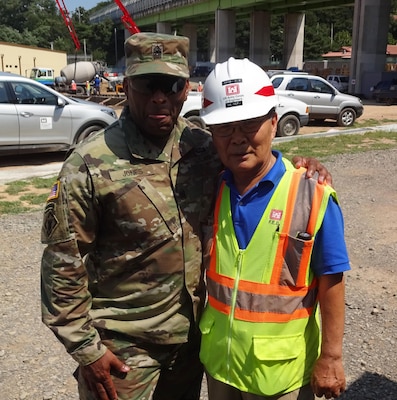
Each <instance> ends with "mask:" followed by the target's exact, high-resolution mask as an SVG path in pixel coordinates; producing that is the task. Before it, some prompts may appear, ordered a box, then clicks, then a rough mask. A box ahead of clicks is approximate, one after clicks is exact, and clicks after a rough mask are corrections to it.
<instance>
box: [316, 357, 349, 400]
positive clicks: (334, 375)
mask: <svg viewBox="0 0 397 400" xmlns="http://www.w3.org/2000/svg"><path fill="white" fill-rule="evenodd" d="M311 385H312V389H313V392H314V393H315V395H316V396H318V397H322V396H325V398H326V399H331V398H332V397H339V396H340V395H341V394H342V393H343V392H344V391H345V389H346V379H345V374H344V371H343V365H342V359H341V358H340V359H333V358H331V357H321V356H320V358H319V359H318V360H317V361H316V364H315V366H314V370H313V374H312V378H311Z"/></svg>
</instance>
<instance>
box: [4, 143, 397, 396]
mask: <svg viewBox="0 0 397 400" xmlns="http://www.w3.org/2000/svg"><path fill="white" fill-rule="evenodd" d="M325 164H326V165H327V167H328V168H329V169H330V170H331V172H332V173H333V176H334V180H335V187H336V190H337V192H338V195H339V199H340V201H341V204H342V208H343V211H344V215H345V223H346V239H347V243H348V248H349V253H350V258H351V264H352V270H351V272H349V273H348V274H347V294H346V313H347V315H346V334H345V347H344V349H345V369H346V376H347V380H348V390H347V391H346V393H345V394H344V395H343V396H342V397H341V398H342V399H344V400H375V399H376V400H396V399H397V362H396V357H395V354H394V351H395V349H396V342H397V274H396V272H397V207H396V205H397V204H396V203H397V196H396V194H397V192H396V187H397V174H396V173H395V171H396V165H397V149H393V150H387V151H372V152H368V153H362V154H356V155H344V156H339V157H335V158H331V159H329V160H328V161H327V162H326V163H325ZM40 225H41V212H35V213H30V214H25V215H15V216H0V238H1V243H2V245H1V254H2V263H3V265H2V274H1V276H0V291H1V293H2V296H1V300H0V306H1V308H0V315H1V318H0V332H1V333H0V390H1V394H0V398H1V399H4V400H25V399H26V400H77V399H78V397H77V394H76V393H77V390H76V385H75V383H74V380H73V378H72V376H71V374H72V372H73V371H74V369H75V364H74V362H73V361H72V360H71V358H70V357H69V356H68V355H67V354H66V353H65V351H64V349H63V347H62V346H61V345H60V344H59V343H58V342H57V340H56V339H55V337H54V336H53V334H52V333H51V332H50V331H49V330H48V329H47V328H45V327H44V326H43V325H42V323H41V319H40V306H39V265H40V257H41V253H42V250H43V248H42V245H41V244H40V243H39V238H40ZM206 398H207V397H206V394H205V391H203V396H202V399H206Z"/></svg>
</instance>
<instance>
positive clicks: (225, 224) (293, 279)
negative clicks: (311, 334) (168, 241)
mask: <svg viewBox="0 0 397 400" xmlns="http://www.w3.org/2000/svg"><path fill="white" fill-rule="evenodd" d="M304 173H305V170H303V169H301V170H291V168H287V171H286V173H285V174H284V176H283V178H282V179H281V181H280V183H279V185H278V186H277V188H276V190H275V192H274V194H273V196H272V198H271V200H270V202H269V205H268V206H267V208H266V210H265V212H264V214H263V216H262V218H261V221H260V222H259V224H258V227H257V228H256V231H255V232H254V235H253V237H252V238H251V241H250V243H249V244H248V246H247V248H246V249H245V250H239V249H238V245H237V240H236V238H235V235H234V229H233V223H232V220H231V215H230V192H229V188H228V187H227V186H225V184H224V183H223V184H222V185H221V188H220V190H219V194H218V198H217V202H216V206H215V215H214V236H213V244H212V249H211V255H210V256H211V259H210V267H209V270H208V271H207V285H208V296H209V297H208V301H209V305H210V306H211V307H213V308H215V309H216V310H218V311H220V312H222V313H224V314H228V315H229V314H233V317H234V318H236V319H239V320H243V321H251V322H288V321H290V320H292V319H299V318H307V317H308V316H309V315H310V314H311V313H312V312H313V308H314V306H315V303H316V298H317V280H316V279H313V275H312V272H311V271H310V269H309V266H310V257H311V251H312V248H313V242H314V236H315V234H316V232H317V231H318V229H319V227H320V225H321V222H322V219H323V217H324V213H325V210H326V207H327V202H328V198H329V196H328V195H326V196H324V187H325V186H324V185H319V184H317V182H315V181H314V180H311V179H306V177H305V175H304ZM329 193H330V191H328V194H329ZM221 205H222V210H221ZM224 210H228V211H227V215H226V214H225V212H224ZM274 215H275V216H276V217H275V220H272V218H273V217H274ZM221 217H222V220H220V218H221ZM267 218H269V221H268V220H267ZM277 218H279V220H277ZM274 222H276V223H274ZM270 223H273V225H270ZM266 224H268V225H266ZM269 227H272V228H273V230H274V233H273V234H272V233H271V232H269ZM298 231H304V232H307V233H309V234H310V235H311V236H312V239H311V240H309V241H302V240H299V239H296V234H297V232H298ZM222 235H227V236H222ZM228 236H233V238H230V237H228ZM217 240H219V242H217ZM252 241H253V242H254V243H255V244H254V248H252V247H251V248H250V245H251V242H252ZM220 242H222V244H220ZM262 246H263V247H262ZM265 246H273V248H274V250H273V251H272V252H271V251H270V250H266V249H268V248H267V247H265ZM215 250H216V251H215ZM261 252H263V253H266V254H267V256H264V257H262V259H261V258H260V253H261ZM253 253H255V254H257V255H255V256H254V258H255V257H256V258H255V260H256V262H255V266H253V269H254V271H257V273H258V274H259V275H260V274H261V265H257V262H259V264H261V263H262V265H263V268H264V269H266V267H267V269H268V275H267V277H265V278H263V277H261V276H255V277H253V278H252V279H249V280H247V279H244V276H241V274H242V275H244V274H246V271H247V268H250V265H246V264H245V262H246V263H249V262H250V261H252V260H251V258H250V256H249V255H250V254H253ZM258 254H259V255H258ZM263 258H267V259H265V260H264V259H263ZM225 261H228V264H232V263H233V265H224V264H222V263H225ZM244 267H245V268H244ZM220 271H222V272H220ZM265 275H266V274H265Z"/></svg>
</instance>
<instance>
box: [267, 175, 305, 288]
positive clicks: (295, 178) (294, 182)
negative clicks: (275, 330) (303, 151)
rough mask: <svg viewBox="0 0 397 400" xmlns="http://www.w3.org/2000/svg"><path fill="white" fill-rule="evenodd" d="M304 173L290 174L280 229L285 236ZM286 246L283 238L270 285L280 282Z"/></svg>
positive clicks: (286, 243) (288, 229) (286, 240)
mask: <svg viewBox="0 0 397 400" xmlns="http://www.w3.org/2000/svg"><path fill="white" fill-rule="evenodd" d="M304 172H305V170H303V169H302V170H299V171H294V173H293V174H292V179H291V183H290V188H289V193H288V200H287V205H286V207H285V210H284V213H285V216H286V217H285V220H284V224H283V228H282V233H283V234H287V233H288V232H289V231H290V226H291V221H292V217H293V211H294V205H295V199H296V195H297V193H298V188H299V182H300V180H301V177H302V174H303V173H304ZM287 246H288V237H286V238H285V240H283V241H281V240H280V242H279V245H278V248H277V252H276V258H275V262H274V266H273V273H272V277H271V279H270V283H271V284H273V285H277V284H278V283H279V282H280V276H281V272H282V270H283V261H284V254H285V252H286V250H287Z"/></svg>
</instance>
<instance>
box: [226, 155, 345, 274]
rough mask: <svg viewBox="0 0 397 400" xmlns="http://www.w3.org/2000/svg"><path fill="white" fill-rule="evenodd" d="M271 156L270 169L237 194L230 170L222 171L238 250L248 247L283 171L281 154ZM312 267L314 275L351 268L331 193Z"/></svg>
mask: <svg viewBox="0 0 397 400" xmlns="http://www.w3.org/2000/svg"><path fill="white" fill-rule="evenodd" d="M273 155H274V156H275V157H276V162H275V163H274V165H273V167H272V168H271V170H270V171H269V172H268V173H267V175H266V176H264V177H263V178H262V180H261V181H260V182H258V183H257V184H256V185H255V186H254V187H253V188H251V189H250V190H249V191H248V192H247V193H245V194H244V195H240V194H239V193H238V191H237V189H236V186H235V185H234V180H233V175H232V173H231V172H230V170H225V172H224V175H223V179H224V180H225V181H226V184H227V185H228V186H229V188H230V203H231V208H232V210H231V211H232V218H233V225H234V231H235V233H236V237H237V241H238V243H239V246H240V248H241V249H245V248H246V247H247V245H248V243H249V241H250V239H251V237H252V235H253V233H254V231H255V229H256V227H257V225H258V223H259V221H260V219H261V217H262V215H263V213H264V211H265V209H266V207H267V205H268V203H269V200H270V198H271V197H272V195H273V193H274V190H275V188H276V187H277V185H278V183H279V182H280V180H281V178H282V177H283V175H284V173H285V171H286V170H285V166H284V163H283V162H282V155H281V153H280V152H279V151H276V150H273ZM311 268H312V269H313V271H314V273H315V275H316V276H321V275H325V274H335V273H338V272H344V271H348V270H349V269H350V264H349V257H348V253H347V249H346V243H345V239H344V223H343V216H342V211H341V209H340V207H339V205H338V204H337V203H336V202H335V199H334V198H333V197H332V196H331V197H330V199H329V201H328V205H327V209H326V212H325V216H324V220H323V223H322V225H321V227H320V229H319V231H318V232H317V235H316V237H315V241H314V246H313V253H312V259H311Z"/></svg>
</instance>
